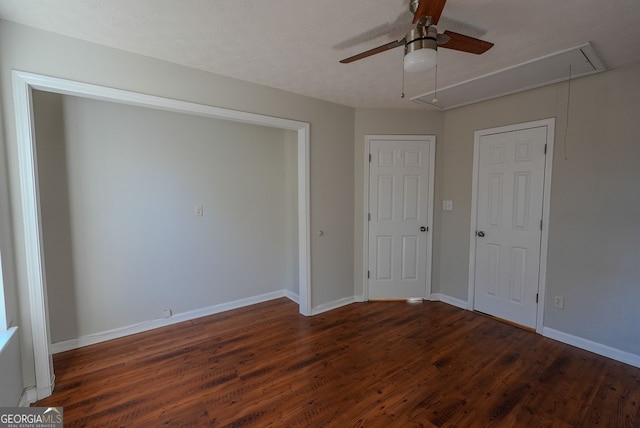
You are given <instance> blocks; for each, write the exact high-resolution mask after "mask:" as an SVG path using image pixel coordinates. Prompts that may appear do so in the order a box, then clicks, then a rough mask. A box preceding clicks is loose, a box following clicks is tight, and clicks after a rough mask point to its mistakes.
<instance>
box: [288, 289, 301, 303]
mask: <svg viewBox="0 0 640 428" xmlns="http://www.w3.org/2000/svg"><path fill="white" fill-rule="evenodd" d="M284 297H286V298H287V299H289V300H291V301H292V302H294V303H295V304H297V305H299V304H300V296H299V295H297V294H296V293H294V292H293V291H291V290H288V289H285V290H284Z"/></svg>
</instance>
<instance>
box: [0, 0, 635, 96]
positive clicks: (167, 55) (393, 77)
mask: <svg viewBox="0 0 640 428" xmlns="http://www.w3.org/2000/svg"><path fill="white" fill-rule="evenodd" d="M408 2H409V0H385V1H372V0H348V1H346V0H321V1H311V0H277V1H274V0H252V1H246V0H179V1H178V0H0V17H2V18H3V19H6V20H10V21H15V22H18V23H21V24H25V25H29V26H32V27H37V28H41V29H44V30H48V31H53V32H55V33H60V34H63V35H66V36H70V37H75V38H78V39H83V40H87V41H91V42H95V43H99V44H102V45H106V46H111V47H115V48H119V49H123V50H126V51H130V52H135V53H139V54H142V55H147V56H151V57H155V58H160V59H164V60H167V61H171V62H174V63H178V64H183V65H186V66H189V67H194V68H198V69H202V70H207V71H211V72H213V73H217V74H221V75H225V76H231V77H234V78H237V79H241V80H246V81H249V82H255V83H259V84H262V85H267V86H271V87H275V88H280V89H284V90H287V91H291V92H295V93H298V94H303V95H308V96H311V97H315V98H320V99H323V100H328V101H333V102H336V103H339V104H344V105H348V106H352V107H364V108H431V107H428V106H425V105H421V104H419V103H416V102H414V101H410V99H409V98H411V97H413V96H416V95H419V94H423V93H426V92H429V91H431V90H432V89H433V85H434V72H433V71H429V72H425V73H417V74H406V75H405V93H406V98H405V99H402V98H400V93H401V90H402V54H403V51H402V48H397V49H394V50H392V51H388V52H385V53H382V54H379V55H376V56H374V57H371V58H367V59H364V60H361V61H358V62H354V63H352V64H340V63H339V62H338V61H339V60H340V59H343V58H346V57H348V56H351V55H354V54H356V53H359V52H361V51H364V50H368V49H370V48H373V47H376V46H378V45H381V44H383V43H387V42H388V41H390V40H394V39H397V38H401V37H402V32H403V28H404V27H403V24H404V23H405V22H406V20H407V16H408V15H407V10H408ZM386 29H390V30H392V33H393V34H392V37H391V36H389V35H380V36H378V37H375V38H373V39H370V37H366V36H367V35H370V34H371V33H374V35H375V34H376V33H377V34H379V33H380V32H384V31H385V30H386ZM439 29H440V30H441V31H442V30H445V29H451V30H453V31H458V32H463V33H466V34H470V35H473V36H477V35H480V36H481V38H482V39H484V40H487V41H491V42H493V43H495V46H494V47H493V48H492V49H491V50H489V51H488V52H487V53H485V54H483V55H480V56H478V55H472V54H465V53H461V52H456V51H451V50H448V49H439V50H438V55H439V58H438V64H439V65H438V86H439V87H446V86H451V85H453V84H456V83H458V82H462V81H466V80H469V79H472V78H474V77H478V76H481V75H485V74H487V73H491V72H494V71H496V70H499V69H503V68H506V67H510V66H513V65H515V64H519V63H522V62H525V61H529V60H531V59H534V58H538V57H542V56H544V55H548V54H551V53H553V52H557V51H560V50H564V49H568V48H572V47H575V46H578V45H581V44H583V43H586V42H591V44H592V45H593V47H594V49H595V50H596V52H597V54H598V55H599V57H600V59H601V60H602V62H603V63H604V65H605V67H606V68H608V69H611V68H615V67H619V66H621V65H625V64H631V63H634V62H639V61H640V1H639V0H610V1H604V0H534V1H531V0H526V1H525V0H448V2H447V4H446V6H445V8H444V12H443V19H442V20H441V25H439ZM485 31H486V33H484V34H482V33H483V32H485ZM368 38H369V39H370V40H365V41H362V42H360V43H357V42H356V41H354V40H363V39H368ZM345 45H346V47H345Z"/></svg>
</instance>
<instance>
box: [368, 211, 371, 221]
mask: <svg viewBox="0 0 640 428" xmlns="http://www.w3.org/2000/svg"><path fill="white" fill-rule="evenodd" d="M367 220H369V221H371V213H369V214H367Z"/></svg>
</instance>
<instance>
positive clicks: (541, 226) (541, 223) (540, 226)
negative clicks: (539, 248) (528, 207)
mask: <svg viewBox="0 0 640 428" xmlns="http://www.w3.org/2000/svg"><path fill="white" fill-rule="evenodd" d="M540 230H542V220H540Z"/></svg>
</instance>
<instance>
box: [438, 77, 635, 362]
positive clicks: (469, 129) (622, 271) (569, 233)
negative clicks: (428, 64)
mask: <svg viewBox="0 0 640 428" xmlns="http://www.w3.org/2000/svg"><path fill="white" fill-rule="evenodd" d="M571 85H572V86H571V102H570V109H569V118H570V120H569V129H568V134H567V140H566V147H567V159H565V157H564V147H565V145H564V135H565V129H566V123H567V120H566V119H567V116H566V107H567V104H566V103H567V83H561V84H557V85H552V86H547V87H544V88H540V89H535V90H532V91H528V92H524V93H520V94H515V95H511V96H507V97H503V98H499V99H495V100H491V101H486V102H482V103H479V104H475V105H471V106H467V107H462V108H458V109H454V110H450V111H447V112H445V130H444V132H445V144H442V145H440V146H439V154H438V156H439V163H438V165H440V169H441V173H442V174H441V176H440V177H441V185H442V193H441V195H442V198H443V199H451V200H453V203H454V210H453V211H451V212H447V213H446V215H445V214H443V215H442V216H441V225H440V228H441V232H442V239H441V240H440V248H439V252H440V290H441V292H442V293H444V294H447V295H450V296H453V297H456V298H459V299H462V300H467V289H468V268H469V224H470V223H469V222H470V212H471V183H472V178H471V173H472V167H473V165H472V163H473V133H474V131H475V130H479V129H486V128H491V127H496V126H502V125H508V124H513V123H520V122H527V121H533V120H538V119H544V118H550V117H556V118H557V119H556V135H555V152H554V164H553V178H552V182H551V217H550V224H549V257H548V276H547V288H546V301H545V302H544V304H545V319H544V325H545V327H550V328H553V329H556V330H559V331H562V332H565V333H569V334H572V335H575V336H579V337H583V338H586V339H589V340H592V341H595V342H599V343H602V344H605V345H608V346H611V347H614V348H617V349H620V350H623V351H627V352H630V353H633V354H636V355H640V305H638V302H640V222H639V219H640V166H639V165H640V144H639V143H638V138H639V137H638V136H640V120H639V112H640V64H636V65H632V66H628V67H624V68H620V69H616V70H612V71H609V72H605V73H601V74H597V75H593V76H588V77H584V78H581V79H577V80H574V81H573V82H572V83H571ZM435 251H438V250H435ZM553 296H564V298H565V300H564V303H565V308H564V309H563V310H560V309H556V308H554V307H553Z"/></svg>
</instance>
